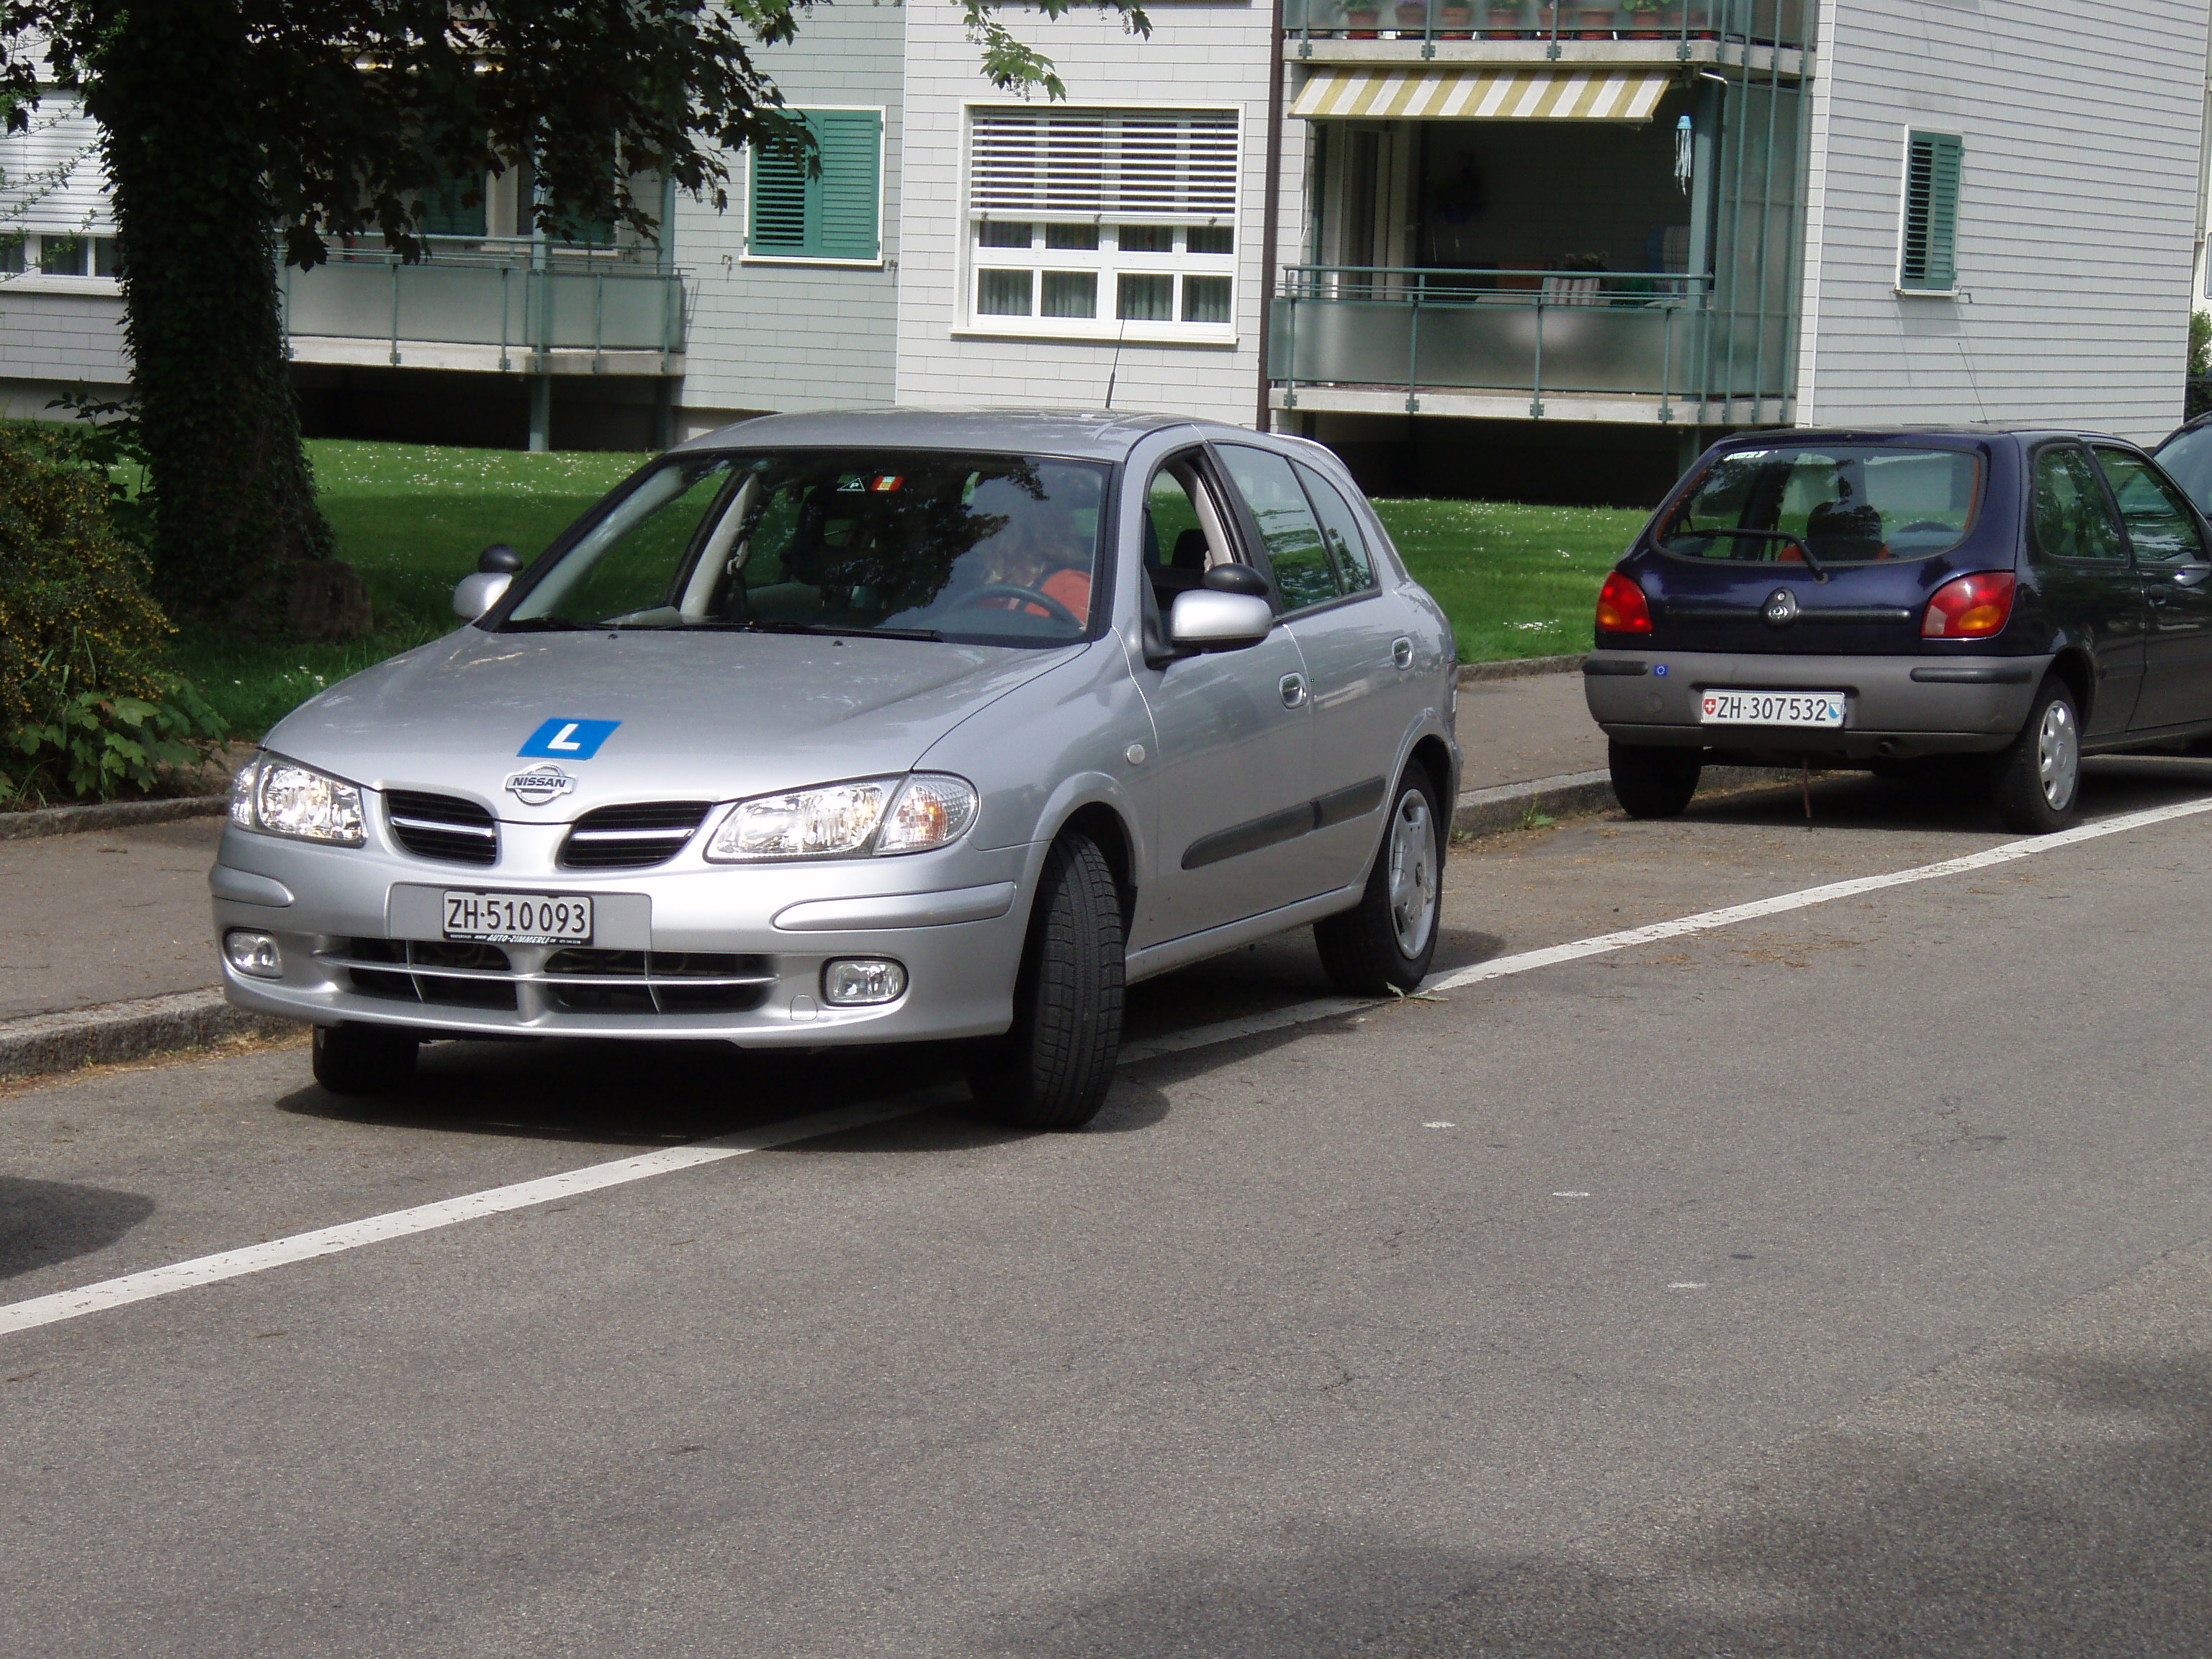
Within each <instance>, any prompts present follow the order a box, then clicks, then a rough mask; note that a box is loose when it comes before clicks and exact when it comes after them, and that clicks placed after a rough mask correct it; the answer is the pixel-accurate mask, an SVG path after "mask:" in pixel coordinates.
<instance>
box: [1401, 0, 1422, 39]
mask: <svg viewBox="0 0 2212 1659" xmlns="http://www.w3.org/2000/svg"><path fill="white" fill-rule="evenodd" d="M1428 32H1429V3H1428V0H1398V38H1399V39H1400V40H1405V39H1407V38H1408V37H1409V36H1412V37H1418V36H1420V35H1424V34H1426V33H1428Z"/></svg>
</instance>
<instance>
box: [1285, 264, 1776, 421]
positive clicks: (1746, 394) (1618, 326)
mask: <svg viewBox="0 0 2212 1659" xmlns="http://www.w3.org/2000/svg"><path fill="white" fill-rule="evenodd" d="M1269 323H1270V327H1269V340H1268V378H1269V379H1270V380H1272V381H1273V383H1274V384H1275V385H1276V386H1278V387H1279V388H1280V389H1281V390H1282V391H1283V392H1284V394H1285V404H1286V406H1288V407H1292V408H1295V407H1297V390H1298V388H1299V387H1300V386H1334V387H1352V388H1365V389H1370V390H1383V391H1387V392H1390V393H1391V394H1392V396H1393V398H1395V397H1396V395H1397V394H1398V393H1400V392H1402V393H1403V394H1404V398H1405V407H1406V409H1407V410H1408V411H1409V412H1411V411H1413V410H1418V409H1419V407H1420V398H1421V395H1422V394H1423V393H1424V392H1466V393H1484V392H1487V393H1492V394H1498V393H1503V394H1507V395H1510V396H1512V397H1515V398H1527V399H1528V403H1529V405H1530V410H1529V412H1530V414H1531V415H1534V416H1541V415H1542V414H1543V413H1544V412H1545V411H1544V407H1543V404H1544V399H1545V398H1546V397H1547V396H1551V395H1554V394H1570V393H1578V394H1595V395H1606V394H1610V395H1612V396H1614V397H1629V398H1648V399H1654V400H1656V402H1657V403H1658V404H1659V405H1660V409H1659V411H1658V412H1659V417H1660V418H1661V419H1662V420H1663V419H1667V418H1669V413H1670V410H1671V405H1672V404H1674V403H1675V402H1678V401H1684V402H1700V401H1702V400H1704V399H1705V398H1710V397H1720V396H1729V395H1733V396H1735V397H1736V398H1751V397H1764V398H1777V397H1778V396H1780V395H1781V393H1780V392H1779V390H1778V388H1777V387H1773V386H1754V385H1753V384H1751V382H1752V381H1753V380H1759V379H1765V378H1769V377H1768V376H1767V375H1766V374H1765V373H1764V372H1762V371H1760V370H1757V369H1753V368H1752V365H1753V364H1755V363H1759V362H1762V361H1763V362H1765V363H1767V364H1778V363H1779V362H1781V361H1782V357H1781V355H1780V351H1779V349H1778V337H1779V333H1780V331H1781V328H1782V325H1783V319H1781V318H1779V317H1775V318H1773V319H1765V320H1764V321H1763V322H1762V320H1761V319H1740V318H1735V317H1721V316H1718V315H1717V314H1716V312H1715V309H1714V306H1713V297H1712V290H1711V279H1710V278H1706V277H1700V276H1677V275H1671V274H1667V273H1660V272H1642V273H1639V272H1630V273H1613V272H1606V273H1591V272H1586V271H1569V270H1560V271H1492V270H1401V269H1383V268H1376V267H1364V266H1363V267H1348V266H1334V265H1293V266H1291V267H1289V268H1288V269H1287V270H1285V272H1284V281H1283V286H1282V289H1281V291H1280V292H1279V294H1278V295H1276V297H1275V299H1274V301H1273V314H1272V316H1271V317H1270V319H1269ZM1760 326H1765V328H1766V329H1767V330H1768V331H1769V332H1771V333H1773V334H1774V335H1776V337H1777V343H1776V345H1775V346H1773V347H1771V348H1770V349H1769V350H1768V351H1767V352H1766V353H1765V354H1764V355H1763V357H1762V356H1755V355H1754V353H1753V350H1752V349H1751V345H1752V342H1751V340H1750V338H1749V337H1748V336H1747V337H1745V338H1744V339H1743V340H1741V341H1735V340H1734V336H1735V334H1737V333H1738V332H1739V331H1742V330H1744V329H1747V328H1758V327H1760ZM1732 343H1733V344H1738V345H1741V348H1742V349H1741V351H1736V350H1731V349H1729V348H1730V346H1731V344H1732ZM1739 362H1741V368H1739V367H1738V365H1739ZM1716 364H1718V365H1719V366H1720V367H1719V368H1716ZM1775 378H1778V376H1777V377H1775Z"/></svg>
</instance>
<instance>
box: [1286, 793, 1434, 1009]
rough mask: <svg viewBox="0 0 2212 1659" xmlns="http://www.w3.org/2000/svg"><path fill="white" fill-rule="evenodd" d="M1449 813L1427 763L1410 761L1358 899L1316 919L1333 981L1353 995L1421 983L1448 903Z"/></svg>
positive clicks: (1386, 991) (1319, 941)
mask: <svg viewBox="0 0 2212 1659" xmlns="http://www.w3.org/2000/svg"><path fill="white" fill-rule="evenodd" d="M1443 865H1444V817H1443V811H1442V809H1441V808H1440V807H1439V806H1438V805H1437V787H1436V785H1435V783H1434V782H1433V781H1431V779H1430V777H1429V775H1428V772H1427V770H1426V769H1425V768H1423V767H1420V766H1409V767H1407V769H1406V775H1405V776H1404V777H1402V778H1401V779H1400V780H1399V781H1398V795H1397V804H1396V805H1394V806H1393V807H1392V808H1391V809H1390V821H1389V823H1387V824H1386V825H1384V826H1383V844H1382V846H1381V847H1379V848H1376V853H1375V863H1374V865H1373V866H1372V867H1371V868H1370V870H1369V871H1368V872H1367V888H1366V890H1365V891H1364V892H1363V893H1361V894H1360V896H1359V903H1358V906H1357V907H1355V908H1352V909H1350V910H1346V911H1345V912H1344V913H1343V914H1342V915H1334V916H1330V917H1328V918H1327V919H1326V920H1324V921H1317V922H1316V923H1314V944H1315V945H1316V948H1318V949H1319V951H1321V965H1322V969H1323V970H1324V971H1325V972H1327V974H1328V981H1329V983H1330V984H1332V985H1334V986H1335V987H1336V988H1337V989H1338V990H1340V991H1341V992H1343V993H1344V994H1345V995H1346V996H1353V997H1383V996H1389V994H1391V993H1392V992H1394V991H1400V992H1411V991H1415V990H1418V989H1419V988H1420V984H1421V981H1423V980H1425V979H1426V978H1427V977H1428V976H1429V964H1430V963H1431V962H1433V961H1434V960H1435V959H1436V954H1437V921H1438V919H1439V918H1440V916H1441V915H1442V913H1443Z"/></svg>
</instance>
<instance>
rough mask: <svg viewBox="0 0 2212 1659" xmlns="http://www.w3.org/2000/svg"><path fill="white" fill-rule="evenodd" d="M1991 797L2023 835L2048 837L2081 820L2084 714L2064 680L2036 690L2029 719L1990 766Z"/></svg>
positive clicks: (2007, 822) (2051, 681)
mask: <svg viewBox="0 0 2212 1659" xmlns="http://www.w3.org/2000/svg"><path fill="white" fill-rule="evenodd" d="M1990 803H1991V804H1992V805H1995V806H1996V809H1997V817H1999V818H2001V819H2002V820H2003V822H2004V827H2005V828H2006V829H2010V830H2013V831H2015V833H2017V834H2020V835H2024V836H2047V835H2050V834H2051V833H2052V832H2053V831H2055V830H2059V829H2067V828H2069V827H2070V826H2071V825H2072V824H2074V823H2075V822H2076V821H2077V820H2079V819H2080V817H2081V715H2080V713H2079V711H2077V710H2076V709H2075V706H2074V691H2073V688H2072V687H2070V686H2069V685H2068V684H2066V682H2065V681H2063V680H2062V679H2057V678H2051V679H2047V680H2045V681H2044V683H2043V689H2042V690H2039V691H2038V692H2037V693H2036V694H2035V701H2034V702H2033V703H2032V704H2030V705H2029V707H2028V711H2027V725H2025V726H2022V727H2021V732H2020V736H2019V737H2018V738H2015V740H2014V742H2013V745H2012V747H2011V748H2009V749H2008V750H2005V751H2004V752H2003V753H2002V754H2001V755H1999V756H1998V757H1996V764H1995V765H1994V766H1993V767H1992V768H1991V769H1990Z"/></svg>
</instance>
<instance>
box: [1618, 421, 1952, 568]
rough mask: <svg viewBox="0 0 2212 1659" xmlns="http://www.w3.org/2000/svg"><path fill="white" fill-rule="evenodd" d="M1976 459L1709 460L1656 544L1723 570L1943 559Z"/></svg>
mask: <svg viewBox="0 0 2212 1659" xmlns="http://www.w3.org/2000/svg"><path fill="white" fill-rule="evenodd" d="M1982 474H1983V466H1982V458H1981V456H1980V455H1979V454H1978V453H1976V452H1974V451H1972V450H1963V449H1937V448H1933V447H1929V448H1916V447H1908V446H1903V445H1894V444H1881V445H1866V446H1854V445H1830V446H1809V445H1778V446H1776V447H1773V448H1771V449H1737V450H1731V451H1729V452H1728V453H1725V454H1723V455H1718V456H1716V457H1715V458H1714V459H1712V460H1711V462H1710V463H1709V464H1708V465H1706V467H1705V471H1703V472H1702V473H1700V474H1699V476H1698V478H1697V480H1696V481H1695V482H1694V483H1692V485H1691V486H1690V489H1688V491H1687V492H1686V494H1684V495H1683V496H1682V497H1681V499H1680V501H1677V502H1676V503H1675V505H1674V507H1673V509H1672V510H1671V511H1670V512H1669V513H1668V516H1667V520H1666V522H1665V524H1664V525H1663V526H1662V528H1661V530H1660V532H1659V537H1658V545H1659V549H1660V550H1661V551H1662V552H1665V553H1671V554H1674V556H1677V557H1680V558H1691V559H1707V560H1724V561H1727V562H1730V563H1748V564H1802V563H1804V562H1806V555H1807V553H1808V551H1809V552H1810V554H1811V556H1812V560H1813V562H1814V563H1816V564H1820V565H1823V566H1826V565H1835V564H1874V563H1877V562H1881V561H1882V560H1885V559H1924V558H1928V557H1929V556H1932V555H1935V554H1937V553H1942V552H1948V550H1950V549H1952V548H1954V547H1956V546H1957V545H1958V544H1960V542H1962V541H1964V540H1966V537H1967V535H1968V534H1969V533H1970V532H1972V529H1973V527H1974V516H1975V514H1976V513H1977V512H1978V511H1979V509H1980V507H1981V499H1982Z"/></svg>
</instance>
